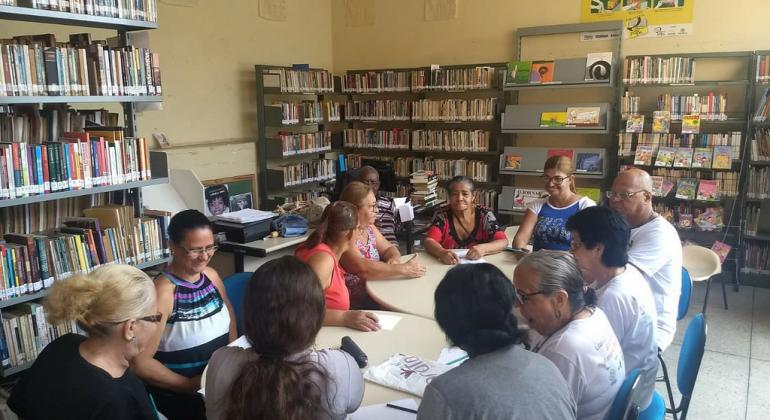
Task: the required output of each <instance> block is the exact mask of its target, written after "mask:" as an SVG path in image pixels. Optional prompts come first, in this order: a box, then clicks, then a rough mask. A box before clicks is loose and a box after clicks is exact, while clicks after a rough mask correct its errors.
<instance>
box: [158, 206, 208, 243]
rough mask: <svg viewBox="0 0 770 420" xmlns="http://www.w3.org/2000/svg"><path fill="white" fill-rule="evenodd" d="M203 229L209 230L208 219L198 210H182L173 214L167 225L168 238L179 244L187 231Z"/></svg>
mask: <svg viewBox="0 0 770 420" xmlns="http://www.w3.org/2000/svg"><path fill="white" fill-rule="evenodd" d="M204 228H208V229H211V222H209V219H208V217H206V216H205V215H204V214H203V213H201V212H199V211H198V210H194V209H190V210H183V211H180V212H179V213H177V214H175V215H174V216H173V217H172V218H171V221H170V222H169V223H168V238H169V239H170V240H171V242H173V243H175V244H179V243H181V242H182V241H183V240H184V235H185V233H186V232H187V231H188V230H193V229H204Z"/></svg>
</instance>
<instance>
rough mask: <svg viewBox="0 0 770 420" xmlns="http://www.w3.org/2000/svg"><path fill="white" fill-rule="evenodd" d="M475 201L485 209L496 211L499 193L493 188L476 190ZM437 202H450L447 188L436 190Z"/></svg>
mask: <svg viewBox="0 0 770 420" xmlns="http://www.w3.org/2000/svg"><path fill="white" fill-rule="evenodd" d="M473 195H474V197H473V201H474V202H475V203H477V204H481V205H482V206H484V207H489V208H490V209H494V208H496V207H497V196H498V195H499V193H498V192H497V190H496V189H493V188H476V190H475V191H474V193H473ZM436 197H437V201H439V202H440V201H449V193H448V192H447V190H446V189H445V188H439V189H437V190H436Z"/></svg>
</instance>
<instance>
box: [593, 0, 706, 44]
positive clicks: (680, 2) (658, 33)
mask: <svg viewBox="0 0 770 420" xmlns="http://www.w3.org/2000/svg"><path fill="white" fill-rule="evenodd" d="M693 3H695V0H581V4H580V20H581V21H582V22H603V21H608V20H622V21H623V23H624V26H625V31H623V33H624V35H623V36H624V37H626V38H657V37H664V36H681V35H691V34H692V33H693V24H692V16H693V13H692V10H693V7H694V4H693Z"/></svg>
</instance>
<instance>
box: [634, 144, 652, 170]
mask: <svg viewBox="0 0 770 420" xmlns="http://www.w3.org/2000/svg"><path fill="white" fill-rule="evenodd" d="M653 151H654V149H653V147H652V146H644V145H642V146H637V148H636V153H635V154H634V165H644V166H650V165H652V153H653Z"/></svg>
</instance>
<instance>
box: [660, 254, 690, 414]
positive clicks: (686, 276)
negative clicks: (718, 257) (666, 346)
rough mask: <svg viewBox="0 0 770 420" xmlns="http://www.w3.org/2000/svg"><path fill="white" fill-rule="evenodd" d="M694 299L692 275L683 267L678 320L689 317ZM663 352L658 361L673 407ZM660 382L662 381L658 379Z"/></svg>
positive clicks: (672, 396) (672, 394)
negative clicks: (688, 312)
mask: <svg viewBox="0 0 770 420" xmlns="http://www.w3.org/2000/svg"><path fill="white" fill-rule="evenodd" d="M691 297H692V279H690V273H689V272H688V271H687V269H686V268H684V267H682V291H681V292H680V293H679V311H678V312H677V314H676V320H677V321H681V320H682V319H684V317H685V316H687V310H688V309H689V308H690V298H691ZM662 353H663V352H661V351H658V360H659V361H660V368H661V370H662V371H663V382H665V383H666V392H668V401H669V403H670V404H671V405H673V404H674V392H673V391H672V389H671V379H670V377H669V376H668V367H666V361H665V360H663V354H662ZM658 381H660V379H658Z"/></svg>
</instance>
